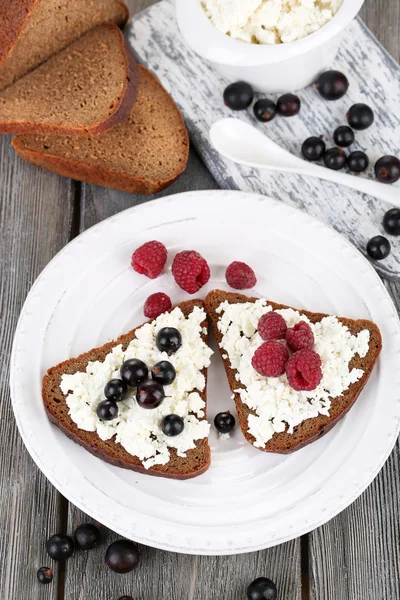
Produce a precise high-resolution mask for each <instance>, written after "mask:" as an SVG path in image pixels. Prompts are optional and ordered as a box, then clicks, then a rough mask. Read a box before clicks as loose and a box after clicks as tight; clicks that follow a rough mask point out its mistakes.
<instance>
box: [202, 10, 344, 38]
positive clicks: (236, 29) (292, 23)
mask: <svg viewBox="0 0 400 600" xmlns="http://www.w3.org/2000/svg"><path fill="white" fill-rule="evenodd" d="M342 2H343V0H202V5H203V7H204V10H205V12H206V14H207V15H208V17H209V18H210V19H211V21H212V22H213V23H214V25H215V26H216V28H217V29H219V31H221V32H222V33H225V34H227V35H230V36H231V37H233V38H236V39H238V40H241V41H243V42H249V43H255V44H281V43H285V42H293V41H294V40H298V39H300V38H303V37H305V36H307V35H309V34H310V33H313V32H314V31H317V30H318V29H320V28H321V27H323V26H324V25H326V23H328V21H330V20H331V19H332V17H334V15H335V14H336V13H337V11H338V10H339V8H340V6H341V5H342Z"/></svg>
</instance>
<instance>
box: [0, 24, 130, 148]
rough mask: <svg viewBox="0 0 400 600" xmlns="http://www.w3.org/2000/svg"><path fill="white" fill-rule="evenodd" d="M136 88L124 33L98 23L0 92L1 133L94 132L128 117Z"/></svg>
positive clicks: (85, 134) (106, 128)
mask: <svg viewBox="0 0 400 600" xmlns="http://www.w3.org/2000/svg"><path fill="white" fill-rule="evenodd" d="M137 88H138V69H137V65H136V62H135V60H134V58H133V56H132V54H131V52H130V50H129V48H128V45H127V43H126V42H125V38H124V36H123V33H122V32H121V30H120V29H119V28H118V27H117V26H116V25H114V24H105V25H99V26H98V27H96V28H94V29H92V30H91V31H89V32H88V33H86V34H85V35H83V36H82V37H81V38H79V39H78V40H76V41H75V42H73V43H72V44H71V45H70V46H68V47H67V48H66V49H65V50H62V51H61V52H59V53H58V54H55V55H54V56H52V57H51V58H50V59H49V60H48V61H47V62H45V63H44V64H42V65H41V66H40V67H38V68H37V69H35V70H34V71H32V72H31V73H29V74H28V75H26V76H25V77H23V78H22V79H19V80H18V81H17V82H16V83H14V84H13V85H11V86H9V87H8V88H6V89H5V90H3V91H2V92H0V133H38V134H39V133H41V134H50V133H55V134H58V135H76V136H87V135H89V134H91V135H96V134H99V133H101V132H103V131H106V130H108V129H110V128H112V127H114V126H115V125H117V124H118V123H120V122H121V121H123V120H125V119H127V118H128V116H129V114H130V112H131V109H132V106H133V104H134V102H135V99H136V94H137Z"/></svg>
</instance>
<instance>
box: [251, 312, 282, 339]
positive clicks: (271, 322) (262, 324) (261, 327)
mask: <svg viewBox="0 0 400 600" xmlns="http://www.w3.org/2000/svg"><path fill="white" fill-rule="evenodd" d="M286 330H287V325H286V322H285V319H284V318H283V317H282V315H278V313H276V312H274V311H273V310H272V311H271V312H269V313H266V314H265V315H263V316H262V317H261V319H260V320H259V322H258V333H259V334H260V335H261V337H262V339H263V340H265V341H266V342H268V341H269V340H284V339H285V335H286Z"/></svg>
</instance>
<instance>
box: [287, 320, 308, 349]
mask: <svg viewBox="0 0 400 600" xmlns="http://www.w3.org/2000/svg"><path fill="white" fill-rule="evenodd" d="M286 341H287V345H288V346H289V348H290V349H291V350H293V352H297V351H298V350H304V349H305V348H308V349H311V350H312V349H313V348H314V343H315V340H314V334H313V332H312V330H311V327H310V326H309V324H308V323H306V322H305V321H299V323H297V324H296V325H295V326H294V327H292V328H291V329H288V330H287V332H286Z"/></svg>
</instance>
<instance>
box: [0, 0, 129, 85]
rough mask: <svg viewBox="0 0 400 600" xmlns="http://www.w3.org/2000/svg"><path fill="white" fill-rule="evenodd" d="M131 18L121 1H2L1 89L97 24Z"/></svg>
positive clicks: (118, 22) (119, 21) (0, 3)
mask: <svg viewBox="0 0 400 600" xmlns="http://www.w3.org/2000/svg"><path fill="white" fill-rule="evenodd" d="M128 18H129V11H128V8H127V7H126V6H125V5H124V4H123V3H122V2H120V0H0V90H2V89H4V88H5V87H7V86H9V85H11V84H12V83H14V82H15V81H17V80H18V79H20V78H21V77H23V76H24V75H26V74H27V73H29V71H32V70H33V69H34V68H36V67H38V66H39V65H40V64H42V63H43V62H45V61H46V60H47V59H49V58H50V56H52V55H53V54H56V53H57V52H59V51H60V50H63V49H64V48H66V47H67V46H68V45H69V44H71V42H73V41H74V40H75V39H77V38H79V37H80V36H81V35H83V34H84V33H86V32H87V31H89V29H92V28H93V27H95V26H96V25H101V24H102V23H115V24H116V25H119V26H123V25H125V23H126V22H127V20H128Z"/></svg>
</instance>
